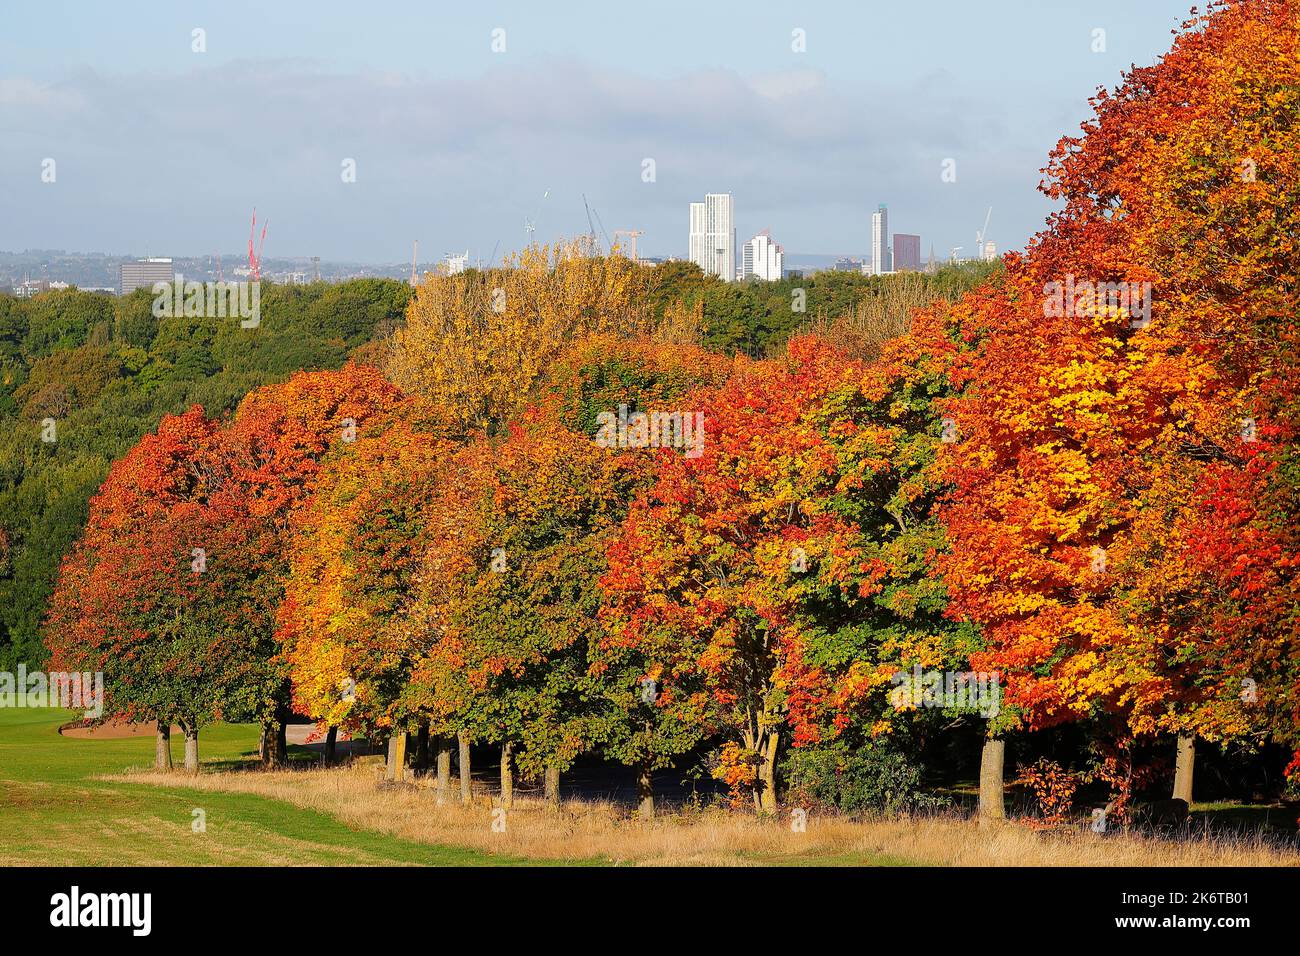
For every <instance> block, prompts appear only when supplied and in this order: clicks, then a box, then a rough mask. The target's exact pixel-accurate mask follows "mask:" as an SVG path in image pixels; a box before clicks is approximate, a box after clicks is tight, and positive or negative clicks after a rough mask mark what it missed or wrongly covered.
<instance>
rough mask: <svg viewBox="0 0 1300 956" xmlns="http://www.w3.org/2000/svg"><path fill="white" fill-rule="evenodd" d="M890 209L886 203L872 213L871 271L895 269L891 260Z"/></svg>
mask: <svg viewBox="0 0 1300 956" xmlns="http://www.w3.org/2000/svg"><path fill="white" fill-rule="evenodd" d="M889 260H890V256H889V210H888V209H887V208H886V207H885V204H884V203H881V204H880V208H879V209H877V210H876V211H875V212H873V213H872V214H871V272H872V274H873V275H880V274H881V273H884V272H892V271H893V263H892V262H890V261H889Z"/></svg>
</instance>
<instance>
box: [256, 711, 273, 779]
mask: <svg viewBox="0 0 1300 956" xmlns="http://www.w3.org/2000/svg"><path fill="white" fill-rule="evenodd" d="M257 759H258V760H260V761H262V766H263V767H269V766H271V764H273V763H274V762H275V721H273V720H264V721H262V733H261V736H259V737H258V738H257Z"/></svg>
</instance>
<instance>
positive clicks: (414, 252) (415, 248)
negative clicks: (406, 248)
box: [411, 239, 420, 289]
mask: <svg viewBox="0 0 1300 956" xmlns="http://www.w3.org/2000/svg"><path fill="white" fill-rule="evenodd" d="M419 255H420V240H419V239H416V240H415V241H414V244H413V245H412V246H411V288H412V289H414V288H415V287H416V286H417V285H419V284H420V277H419V276H417V275H416V273H415V260H416V258H417V257H418V256H419Z"/></svg>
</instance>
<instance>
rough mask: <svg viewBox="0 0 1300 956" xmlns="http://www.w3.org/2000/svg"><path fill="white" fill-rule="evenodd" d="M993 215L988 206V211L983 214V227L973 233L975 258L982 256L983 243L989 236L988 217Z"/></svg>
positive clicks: (991, 208)
mask: <svg viewBox="0 0 1300 956" xmlns="http://www.w3.org/2000/svg"><path fill="white" fill-rule="evenodd" d="M992 215H993V207H992V206H989V211H988V212H986V213H985V214H984V228H983V229H980V230H979V231H977V232H976V233H975V258H976V259H983V258H984V243H985V242H987V241H988V237H989V218H990V217H991V216H992Z"/></svg>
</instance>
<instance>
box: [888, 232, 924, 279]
mask: <svg viewBox="0 0 1300 956" xmlns="http://www.w3.org/2000/svg"><path fill="white" fill-rule="evenodd" d="M893 258H894V271H895V272H918V271H920V268H921V237H920V236H912V235H908V234H907V233H905V232H896V233H894V256H893Z"/></svg>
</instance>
